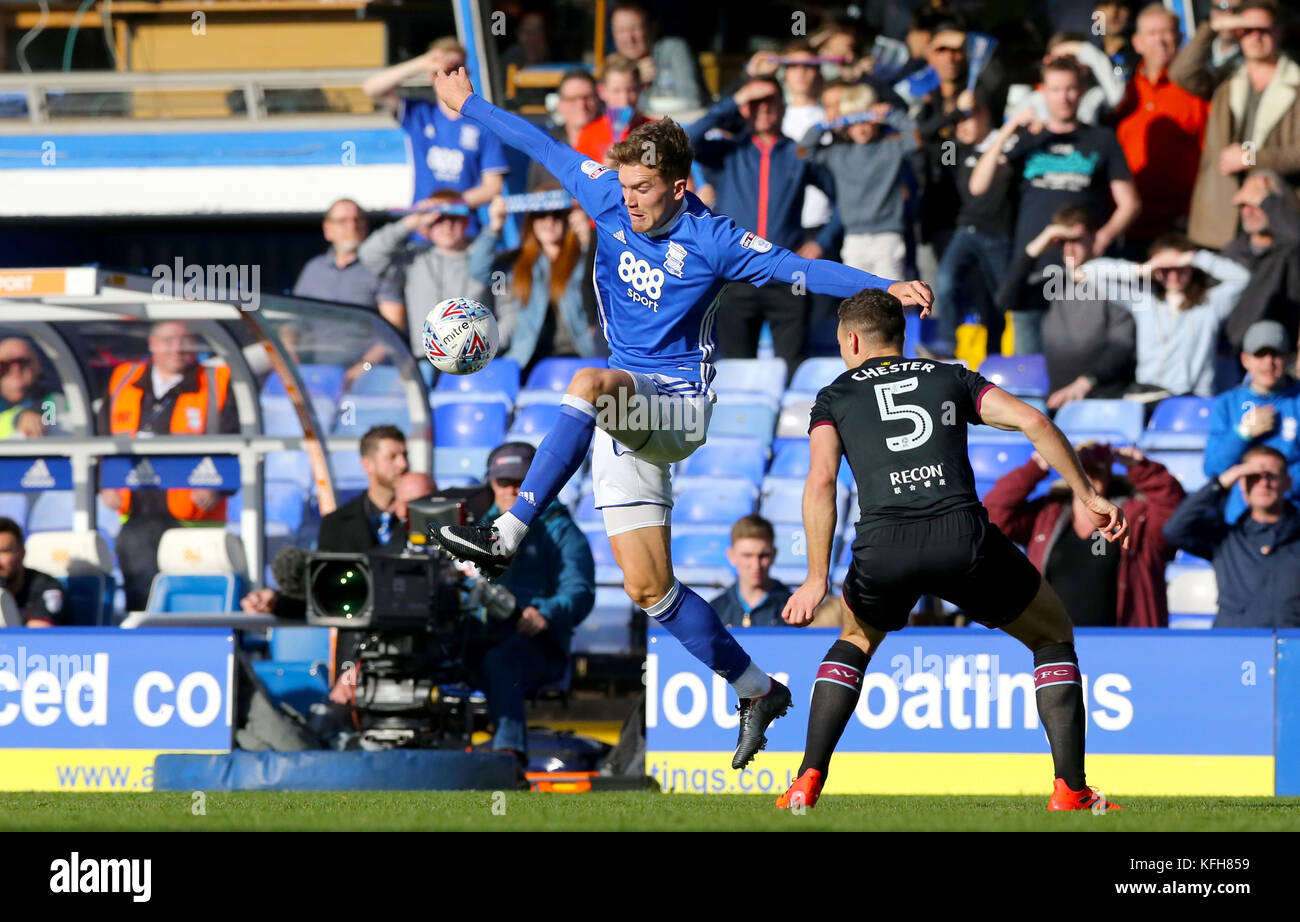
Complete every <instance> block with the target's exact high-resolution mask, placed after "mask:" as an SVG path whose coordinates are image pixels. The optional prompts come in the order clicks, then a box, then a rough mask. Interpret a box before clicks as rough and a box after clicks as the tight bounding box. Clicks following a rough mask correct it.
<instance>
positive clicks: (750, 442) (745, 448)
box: [677, 438, 767, 486]
mask: <svg viewBox="0 0 1300 922" xmlns="http://www.w3.org/2000/svg"><path fill="white" fill-rule="evenodd" d="M766 467H767V445H766V443H765V442H762V441H759V440H757V439H735V438H717V439H709V440H708V441H707V442H705V443H704V444H703V445H701V446H700V447H699V448H697V449H695V452H694V454H692V455H691V456H690V457H688V458H687V459H686V460H685V461H683V462H682V463H681V467H680V468H679V469H678V471H677V473H678V474H680V475H681V476H682V477H741V478H743V479H745V480H749V481H751V482H753V484H754V485H755V486H757V485H758V484H760V483H762V481H763V469H764V468H766Z"/></svg>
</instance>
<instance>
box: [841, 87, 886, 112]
mask: <svg viewBox="0 0 1300 922" xmlns="http://www.w3.org/2000/svg"><path fill="white" fill-rule="evenodd" d="M876 101H877V97H876V91H875V90H873V89H872V88H871V87H869V86H867V85H866V84H865V83H855V84H853V85H852V86H846V87H845V88H844V92H842V93H841V94H840V105H839V110H840V115H857V114H859V113H860V112H866V111H867V110H868V109H870V108H871V107H872V106H874V105H875V104H876Z"/></svg>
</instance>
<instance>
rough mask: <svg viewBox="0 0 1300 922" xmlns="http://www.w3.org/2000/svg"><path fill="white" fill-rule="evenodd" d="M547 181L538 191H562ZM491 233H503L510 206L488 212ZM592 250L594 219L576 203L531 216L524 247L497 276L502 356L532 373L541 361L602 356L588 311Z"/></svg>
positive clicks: (500, 202) (505, 258)
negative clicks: (587, 281)
mask: <svg viewBox="0 0 1300 922" xmlns="http://www.w3.org/2000/svg"><path fill="white" fill-rule="evenodd" d="M559 188H560V187H559V185H558V184H555V183H544V184H542V185H540V186H538V188H537V189H535V190H533V191H534V192H545V191H548V190H551V189H559ZM488 217H489V224H488V228H487V233H489V234H493V235H496V234H499V233H500V232H501V228H502V226H503V225H504V224H505V219H506V203H505V200H504V199H503V198H500V197H498V198H496V199H494V200H493V202H492V204H491V205H490V206H489V208H488ZM590 247H591V219H590V218H588V217H587V215H586V213H585V212H584V211H583V210H582V209H581V208H578V207H577V206H576V205H575V206H573V208H571V209H564V210H562V211H540V212H529V213H528V214H527V215H525V216H524V220H523V227H522V228H521V230H520V245H519V249H517V250H515V251H513V252H510V253H506V254H503V255H502V256H501V257H500V258H499V259H498V260H497V262H496V264H495V266H494V267H493V268H494V271H493V273H492V289H493V294H494V295H495V303H496V318H497V327H498V328H499V329H500V331H501V341H502V344H503V346H502V349H501V352H500V354H501V355H504V356H507V357H508V358H512V359H514V360H515V361H517V362H518V363H519V367H520V369H521V370H522V371H523V373H524V374H525V375H527V373H528V370H529V368H530V367H531V366H532V364H533V363H534V362H536V361H537V360H538V359H543V358H547V357H549V356H555V355H581V356H594V355H598V354H600V353H599V347H598V345H597V336H598V335H599V331H598V330H597V329H596V327H595V325H594V324H593V323H592V322H591V320H589V318H588V315H587V312H586V310H585V309H584V307H583V282H584V281H585V279H586V272H585V271H584V270H585V269H586V267H587V255H588V250H589V248H590Z"/></svg>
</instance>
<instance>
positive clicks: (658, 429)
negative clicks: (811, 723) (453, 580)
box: [430, 68, 933, 768]
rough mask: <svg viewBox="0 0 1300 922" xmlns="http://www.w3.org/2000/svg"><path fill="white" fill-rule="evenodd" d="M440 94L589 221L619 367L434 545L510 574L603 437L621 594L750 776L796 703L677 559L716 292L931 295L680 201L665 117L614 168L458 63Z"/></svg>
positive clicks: (686, 196) (706, 410)
mask: <svg viewBox="0 0 1300 922" xmlns="http://www.w3.org/2000/svg"><path fill="white" fill-rule="evenodd" d="M434 87H435V89H436V90H437V92H438V96H439V98H440V99H441V100H442V102H443V103H444V104H445V105H447V106H448V107H450V108H451V109H453V110H455V111H457V112H459V113H460V114H461V115H462V116H464V117H466V118H468V119H470V120H472V121H474V122H476V123H478V124H479V125H481V126H483V127H484V128H486V129H488V130H489V131H491V132H493V133H495V134H496V135H497V137H499V138H500V139H501V140H502V141H503V142H504V143H506V144H508V145H510V146H511V147H514V148H517V149H518V150H521V151H523V152H524V153H527V154H528V155H529V156H530V157H532V158H533V159H534V160H536V161H537V162H538V163H541V164H542V165H543V166H544V167H546V168H547V169H548V170H549V171H550V172H551V173H552V175H554V176H555V177H556V178H557V179H558V180H559V181H560V182H561V183H562V184H563V185H564V188H565V189H566V190H567V191H568V192H569V193H570V194H571V195H572V196H573V197H574V198H576V199H577V200H578V203H579V204H580V205H581V206H582V208H583V209H584V210H585V211H586V212H587V214H588V215H590V216H591V217H592V219H593V220H594V221H595V224H596V228H595V235H596V243H597V251H596V265H595V271H594V273H593V283H594V285H595V288H596V300H597V304H598V307H599V311H600V321H601V326H602V327H603V329H604V332H605V337H606V339H607V340H608V341H609V353H610V358H609V365H610V367H609V368H583V369H579V370H578V371H577V372H576V373H575V374H574V376H573V380H572V381H571V383H570V384H569V389H568V391H567V393H566V394H565V395H564V398H563V404H562V406H561V409H560V415H559V417H558V419H557V421H556V423H555V426H554V428H553V429H551V431H550V432H548V433H547V435H546V438H545V439H544V440H543V441H542V443H541V445H540V446H539V447H538V449H537V454H536V456H535V457H534V459H533V463H532V466H531V467H530V468H529V470H528V476H527V477H526V478H525V479H524V482H523V485H522V486H521V487H520V490H519V499H518V500H517V501H516V502H515V504H514V506H512V507H511V509H510V511H509V512H506V513H505V514H503V515H501V516H500V517H499V518H497V519H496V521H495V522H493V523H491V524H480V525H467V526H452V525H449V526H443V527H442V528H441V529H439V530H437V531H436V532H435V533H434V534H432V535H431V536H430V537H431V538H433V540H435V541H436V542H437V543H439V544H440V545H442V547H444V548H445V549H446V550H447V551H449V552H450V553H451V554H452V555H453V556H455V557H458V558H460V559H462V560H468V561H470V562H472V563H475V564H478V565H479V566H481V567H482V568H483V569H484V572H485V573H487V574H489V575H492V574H495V573H499V572H501V571H502V569H503V566H504V565H505V564H507V563H508V561H509V558H510V556H511V555H513V554H514V552H515V550H516V549H517V548H518V547H519V544H520V542H521V541H522V540H523V537H524V535H525V534H526V533H527V532H528V529H529V527H530V525H531V524H532V522H533V520H534V518H535V517H536V516H537V514H538V513H539V512H540V511H541V510H543V509H545V508H546V507H547V505H548V504H549V503H550V502H551V501H552V500H553V499H554V498H555V497H556V495H557V494H558V493H559V491H560V489H561V488H562V487H563V486H564V485H565V484H566V483H567V482H568V481H569V479H570V478H571V477H572V476H573V475H574V474H575V473H576V472H577V471H578V469H579V468H580V467H581V465H582V462H583V460H584V458H585V457H586V455H587V449H588V447H589V446H591V445H592V439H593V437H594V439H595V445H594V448H593V453H592V478H593V480H594V481H595V503H596V507H597V508H599V509H600V510H601V512H602V514H603V516H604V519H605V531H606V533H607V534H608V535H609V540H610V546H611V547H612V548H613V551H614V558H615V560H616V561H617V562H618V565H619V567H620V568H621V569H622V571H623V585H624V588H625V589H626V590H627V593H628V595H629V596H630V597H631V599H632V601H633V602H635V603H636V604H637V605H638V606H640V607H641V608H642V609H643V610H644V611H645V613H646V614H647V615H648V616H649V617H651V618H654V619H655V621H657V622H658V623H659V624H660V625H662V626H663V627H664V628H665V629H667V630H668V632H669V633H671V634H672V635H673V636H674V637H676V638H677V639H678V640H679V641H680V642H681V643H682V645H683V646H685V647H686V649H687V650H688V651H689V652H690V653H691V654H692V655H694V656H695V657H696V658H697V659H699V660H700V661H701V662H702V663H704V664H705V665H706V666H708V667H709V668H710V669H712V670H713V671H714V672H715V673H717V674H718V675H720V676H722V677H723V678H724V679H726V680H727V681H728V682H729V683H730V684H731V687H732V688H733V689H735V691H736V694H737V696H738V697H739V699H740V708H739V710H740V734H739V739H738V741H737V744H736V752H735V755H734V757H733V758H732V762H731V765H732V767H733V768H743V767H744V766H745V765H747V764H748V763H749V761H750V759H752V758H753V757H754V754H755V753H756V752H757V751H758V750H759V749H761V748H763V746H764V745H765V744H766V742H767V738H766V736H765V735H764V732H765V731H766V729H767V727H768V725H769V724H770V723H771V722H772V721H773V720H775V719H776V718H777V717H779V716H781V715H782V714H784V713H785V712H786V710H787V709H788V708H789V706H790V690H789V689H788V688H786V687H785V686H784V685H782V684H781V683H780V682H777V681H776V680H775V679H773V678H771V677H770V676H768V675H767V673H766V672H764V671H763V670H762V669H760V668H759V667H758V665H757V664H755V663H754V662H753V661H752V660H751V659H750V658H749V655H748V654H747V653H745V651H744V650H743V649H742V648H741V646H740V644H739V643H737V642H736V640H735V638H733V637H732V636H731V634H730V633H728V632H727V629H726V628H725V627H724V626H723V624H722V622H721V620H720V619H719V618H718V616H717V614H716V613H715V612H714V610H713V609H712V607H710V606H709V604H708V603H707V602H706V601H704V599H702V598H701V597H700V596H698V595H696V593H695V592H693V591H692V590H690V589H689V588H687V587H686V586H683V585H682V584H681V583H680V582H678V581H677V580H676V579H675V578H674V576H673V568H672V560H671V557H670V552H669V538H670V522H671V510H672V504H673V498H672V486H671V482H670V478H669V465H671V464H673V463H675V462H677V461H681V460H682V459H684V458H686V457H687V456H689V455H690V454H691V453H692V452H693V451H695V449H697V448H698V447H699V446H700V445H701V444H703V442H704V433H705V430H706V429H707V426H708V419H709V416H710V415H711V412H712V404H713V399H714V395H713V392H712V389H711V387H710V385H711V383H712V380H713V376H714V368H713V364H712V362H713V348H714V347H713V336H712V333H713V318H714V313H715V311H716V310H717V308H718V298H719V295H720V294H721V292H722V289H723V288H724V287H725V286H726V285H727V284H730V283H735V282H745V283H749V284H752V285H762V284H764V283H765V282H768V281H770V280H772V279H781V280H783V281H787V282H790V283H791V284H800V285H802V286H804V287H806V288H807V289H808V290H810V291H815V292H821V293H824V294H831V295H839V296H841V297H849V296H851V295H855V294H857V293H858V292H859V291H861V290H862V289H864V288H881V289H887V290H888V291H889V292H890V293H891V294H893V295H894V296H895V297H897V298H898V299H899V301H901V302H902V303H903V304H907V305H918V306H920V307H921V309H922V312H923V314H922V315H923V316H924V313H925V312H928V310H929V307H930V304H931V301H932V297H933V296H932V294H931V292H930V289H929V287H928V286H926V285H925V284H924V283H923V282H901V281H900V282H895V281H890V280H888V279H882V278H878V277H876V276H874V275H870V274H868V273H866V272H861V271H859V270H857V269H852V268H849V267H847V266H843V265H840V264H839V263H833V262H828V261H825V260H816V259H805V258H803V257H800V256H796V255H795V254H794V253H791V252H790V251H789V250H785V249H782V248H781V247H777V246H773V245H772V244H771V243H769V242H768V241H766V240H764V239H763V238H761V237H759V236H757V235H755V234H753V233H750V232H748V231H745V230H743V229H742V228H739V227H737V226H736V224H735V222H734V221H732V220H731V219H730V218H728V217H726V216H724V215H715V214H712V213H711V212H710V211H709V210H708V209H707V208H706V207H705V206H704V204H703V203H702V202H700V200H699V199H698V198H696V197H695V195H694V194H692V193H690V192H688V191H686V181H687V178H688V177H689V175H690V170H691V163H692V160H693V157H694V154H693V152H692V150H691V145H690V141H689V140H688V138H687V136H686V132H685V131H683V130H682V128H681V126H679V125H677V124H676V123H675V122H673V121H672V120H670V119H664V120H663V121H658V122H650V123H647V124H645V125H642V126H640V127H638V128H637V129H635V130H634V131H633V132H632V133H631V134H630V135H629V136H628V137H627V139H626V140H625V141H623V142H621V143H619V144H615V145H614V146H613V147H611V148H610V150H609V153H608V154H607V160H608V161H609V162H611V163H614V164H617V169H611V168H607V167H605V166H603V165H601V164H599V163H596V162H595V161H594V160H588V159H586V158H585V157H584V156H583V155H581V154H579V153H577V152H576V151H574V150H572V149H571V148H569V147H566V146H565V145H563V144H561V143H560V142H558V141H556V140H554V139H553V138H551V137H550V136H549V135H548V134H546V133H545V132H544V131H542V130H541V129H539V128H536V127H534V126H533V125H532V124H530V123H529V122H527V121H525V120H524V119H521V118H519V117H518V116H515V115H511V114H510V113H508V112H505V111H503V110H502V109H499V108H497V107H496V106H493V105H492V104H491V103H489V102H487V100H485V99H483V98H482V97H480V96H477V95H475V94H474V91H473V87H472V86H471V85H470V81H469V78H468V77H467V76H466V74H465V70H464V68H459V69H457V70H456V71H453V72H451V73H444V74H442V75H440V76H438V77H437V78H436V79H435V81H434ZM611 407H612V408H613V412H610V409H611ZM664 420H667V421H668V423H667V424H666V425H664V424H661V423H663V421H664Z"/></svg>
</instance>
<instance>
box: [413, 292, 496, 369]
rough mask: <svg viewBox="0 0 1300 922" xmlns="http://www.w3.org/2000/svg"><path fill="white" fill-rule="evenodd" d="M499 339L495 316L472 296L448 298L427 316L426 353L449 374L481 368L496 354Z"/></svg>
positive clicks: (434, 365)
mask: <svg viewBox="0 0 1300 922" xmlns="http://www.w3.org/2000/svg"><path fill="white" fill-rule="evenodd" d="M500 342H501V336H500V333H499V332H498V331H497V321H496V317H494V316H492V312H491V311H490V310H488V308H487V307H486V306H485V305H484V304H481V303H480V302H478V301H475V300H473V299H471V298H448V299H447V300H446V301H441V302H439V303H438V304H437V305H436V306H435V307H434V308H433V310H431V311H429V313H428V315H427V316H426V317H425V318H424V354H425V356H426V357H428V359H429V361H430V362H431V363H432V364H433V367H434V368H436V369H438V370H439V371H445V372H447V373H448V374H453V375H468V374H473V373H474V372H476V371H478V370H480V369H481V368H483V367H484V366H485V365H487V363H488V362H490V361H492V359H493V358H495V357H496V354H497V347H498V346H499V345H500Z"/></svg>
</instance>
